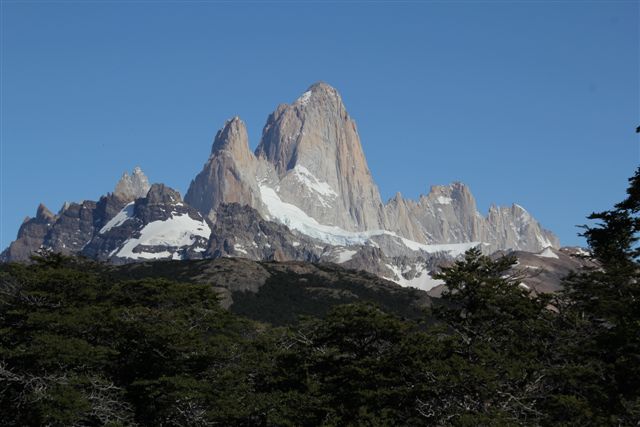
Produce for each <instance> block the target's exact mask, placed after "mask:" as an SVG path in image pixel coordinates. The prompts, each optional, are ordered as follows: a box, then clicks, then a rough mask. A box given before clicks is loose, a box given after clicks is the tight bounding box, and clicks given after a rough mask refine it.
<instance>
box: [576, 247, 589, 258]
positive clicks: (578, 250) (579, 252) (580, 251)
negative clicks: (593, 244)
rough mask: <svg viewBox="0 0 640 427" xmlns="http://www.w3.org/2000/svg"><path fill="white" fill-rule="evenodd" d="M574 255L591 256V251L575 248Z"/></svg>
mask: <svg viewBox="0 0 640 427" xmlns="http://www.w3.org/2000/svg"><path fill="white" fill-rule="evenodd" d="M576 255H580V256H591V252H589V251H586V250H584V249H582V248H576Z"/></svg>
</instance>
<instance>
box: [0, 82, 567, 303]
mask: <svg viewBox="0 0 640 427" xmlns="http://www.w3.org/2000/svg"><path fill="white" fill-rule="evenodd" d="M249 147H250V145H249V138H248V135H247V130H246V126H245V123H244V122H243V121H242V120H241V119H240V118H239V117H233V118H232V119H230V120H228V121H227V122H226V123H225V124H224V126H223V127H222V129H220V130H219V131H218V132H217V134H216V135H215V138H214V141H213V145H212V147H211V153H210V155H209V158H208V159H207V161H206V162H205V164H204V167H203V168H202V170H201V171H200V172H199V173H198V174H197V175H196V177H195V178H194V179H193V180H192V181H191V184H190V185H189V188H188V191H187V193H186V195H185V197H184V200H182V198H181V196H180V194H179V193H178V192H177V191H175V190H173V189H171V188H169V187H167V186H165V185H163V184H153V185H150V183H149V180H148V178H147V177H146V176H145V174H144V173H143V172H142V169H140V168H139V167H136V168H135V169H134V170H133V172H132V173H131V175H129V174H128V173H125V174H124V175H123V176H122V178H121V179H120V181H119V182H118V183H117V184H116V186H115V188H114V191H113V192H112V193H109V194H107V195H104V196H102V197H101V198H100V199H99V200H98V201H83V202H81V203H65V205H64V206H63V207H62V208H61V209H60V211H59V212H58V213H57V214H53V213H52V212H50V211H49V210H48V209H47V208H46V207H44V206H43V205H41V206H40V207H38V209H37V213H36V216H35V217H34V218H27V219H25V222H24V223H23V224H22V226H21V227H20V230H19V231H18V237H17V239H16V240H15V241H14V242H12V243H11V245H10V246H9V247H8V248H7V249H5V250H4V252H2V254H1V255H0V259H1V260H2V261H5V262H7V261H27V260H28V259H29V257H30V256H31V255H32V254H33V253H34V252H35V251H37V250H39V249H40V248H47V249H50V250H53V251H57V252H62V253H65V254H80V255H83V256H87V257H90V258H93V259H97V260H101V261H108V262H111V263H116V264H122V263H128V262H136V261H143V260H157V259H201V258H220V257H243V258H249V259H253V260H278V261H312V262H333V263H337V264H343V265H344V266H346V267H348V268H354V269H363V270H367V271H369V272H371V273H374V274H376V275H378V276H380V277H383V278H386V279H389V280H392V281H394V282H396V283H399V284H402V285H406V286H413V287H418V288H422V289H425V290H428V289H431V288H434V287H436V286H438V285H439V282H438V281H435V280H433V279H432V278H431V276H430V274H429V272H430V271H432V270H433V269H434V268H435V266H436V264H437V263H436V261H442V260H446V259H451V258H454V257H456V256H458V255H460V254H461V253H463V252H464V251H465V250H466V249H468V248H470V247H474V246H480V247H482V249H483V250H484V251H485V252H487V253H492V252H495V251H504V250H513V251H520V252H521V253H544V251H545V250H547V251H555V250H557V249H558V248H559V246H560V244H559V241H558V239H557V238H556V237H555V235H554V234H553V233H551V232H550V231H547V230H545V229H543V228H542V226H541V225H540V224H539V223H538V222H537V221H536V220H535V219H534V218H533V217H532V216H531V215H530V214H529V213H528V212H527V211H526V210H525V209H524V208H523V207H521V206H519V205H517V204H513V205H512V206H508V207H497V206H492V207H491V208H490V210H489V212H488V213H487V214H486V215H483V214H481V213H480V212H479V211H478V209H477V206H476V202H475V199H474V197H473V195H472V194H471V191H470V189H469V187H467V186H466V185H465V184H463V183H452V184H449V185H436V186H432V187H431V190H430V191H429V192H428V194H426V195H422V196H420V197H419V198H418V199H417V200H412V199H406V198H404V197H403V196H402V195H401V194H400V193H397V194H396V196H395V197H393V198H392V199H390V200H389V201H387V202H386V203H384V202H383V201H382V199H381V197H380V193H379V191H378V187H377V186H376V184H375V182H374V180H373V177H372V175H371V172H370V170H369V167H368V165H367V161H366V158H365V155H364V150H363V147H362V144H361V141H360V136H359V134H358V130H357V127H356V124H355V122H354V120H353V119H352V118H351V117H350V116H349V114H348V112H347V109H346V107H345V105H344V103H343V101H342V98H341V96H340V94H339V93H338V91H337V90H336V89H335V88H333V87H331V86H330V85H328V84H326V83H322V82H321V83H316V84H313V85H312V86H311V87H309V88H308V89H307V90H306V91H305V92H303V93H302V95H300V97H298V98H297V99H296V100H294V101H293V102H292V103H291V104H281V105H279V106H278V107H277V108H276V109H275V111H274V112H272V113H271V114H270V115H269V116H268V118H267V122H266V124H265V126H264V129H263V132H262V136H261V140H260V141H259V144H258V146H257V149H256V150H255V152H252V151H251V150H250V148H249ZM551 253H555V252H551ZM536 259H538V258H536ZM547 259H548V258H547ZM554 263H555V264H557V262H555V261H554Z"/></svg>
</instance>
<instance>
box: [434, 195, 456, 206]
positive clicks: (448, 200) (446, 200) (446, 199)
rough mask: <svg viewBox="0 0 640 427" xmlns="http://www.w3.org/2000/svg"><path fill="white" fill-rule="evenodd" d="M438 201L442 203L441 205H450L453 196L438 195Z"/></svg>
mask: <svg viewBox="0 0 640 427" xmlns="http://www.w3.org/2000/svg"><path fill="white" fill-rule="evenodd" d="M436 202H438V203H440V204H441V205H450V204H451V202H453V200H452V199H451V197H445V196H438V198H437V199H436Z"/></svg>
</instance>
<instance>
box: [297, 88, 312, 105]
mask: <svg viewBox="0 0 640 427" xmlns="http://www.w3.org/2000/svg"><path fill="white" fill-rule="evenodd" d="M309 99H311V91H310V90H308V91H306V92H305V93H303V94H302V95H300V98H298V99H296V100H295V102H294V104H298V105H307V104H308V103H309Z"/></svg>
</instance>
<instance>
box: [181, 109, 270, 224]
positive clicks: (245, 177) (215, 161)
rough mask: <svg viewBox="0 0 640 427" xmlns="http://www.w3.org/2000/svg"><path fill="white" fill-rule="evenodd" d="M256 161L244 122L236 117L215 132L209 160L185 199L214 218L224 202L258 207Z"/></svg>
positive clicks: (258, 194) (258, 193) (192, 183)
mask: <svg viewBox="0 0 640 427" xmlns="http://www.w3.org/2000/svg"><path fill="white" fill-rule="evenodd" d="M257 163H258V162H257V160H256V158H255V156H254V155H253V153H251V151H250V150H249V138H248V136H247V129H246V127H245V124H244V122H243V121H242V120H240V119H239V118H238V117H234V118H233V119H231V120H229V121H227V122H226V123H225V125H224V127H223V128H222V129H221V130H219V131H218V133H217V134H216V137H215V139H214V141H213V146H212V148H211V155H210V156H209V160H208V161H207V163H206V164H205V165H204V168H203V169H202V171H201V172H200V173H199V174H198V175H197V176H196V178H195V179H194V180H193V181H191V185H190V186H189V190H188V191H187V194H186V195H185V201H186V202H187V203H188V204H190V205H191V206H193V207H195V208H196V209H198V210H199V211H200V212H202V213H203V214H204V215H206V216H208V217H209V218H211V219H215V217H216V212H217V208H218V206H220V205H221V204H225V203H226V204H228V203H239V204H242V205H248V206H254V207H257V206H259V204H260V192H259V190H258V181H257V174H258V164H257Z"/></svg>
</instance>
